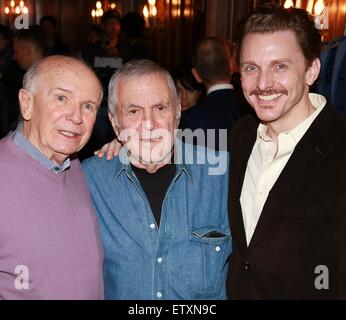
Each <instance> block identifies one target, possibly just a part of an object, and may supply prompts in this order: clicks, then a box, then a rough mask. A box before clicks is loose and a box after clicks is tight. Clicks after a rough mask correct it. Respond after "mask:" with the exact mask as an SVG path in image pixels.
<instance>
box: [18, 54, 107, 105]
mask: <svg viewBox="0 0 346 320" xmlns="http://www.w3.org/2000/svg"><path fill="white" fill-rule="evenodd" d="M79 70H83V71H85V72H86V74H87V75H88V77H89V78H90V80H91V81H95V82H96V83H97V85H98V86H99V88H100V98H99V103H101V101H102V98H103V91H102V85H101V83H100V81H99V79H98V78H97V76H96V75H95V73H94V72H93V71H92V69H91V68H90V67H89V66H88V65H87V64H85V63H84V62H83V61H81V60H78V59H75V58H72V57H67V56H59V55H56V56H50V57H47V58H45V59H42V60H40V61H38V62H36V63H35V64H33V65H32V66H31V67H30V68H29V70H28V71H27V72H26V73H25V75H24V79H23V89H25V90H27V91H30V92H32V93H35V92H36V91H37V90H38V89H39V87H40V81H41V80H42V76H49V75H50V74H53V75H62V76H63V75H64V73H65V72H73V71H74V72H77V73H78V72H79Z"/></svg>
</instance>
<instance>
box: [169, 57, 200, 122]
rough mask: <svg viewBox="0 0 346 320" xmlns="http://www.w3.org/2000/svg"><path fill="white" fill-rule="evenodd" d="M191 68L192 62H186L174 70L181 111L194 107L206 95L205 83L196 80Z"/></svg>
mask: <svg viewBox="0 0 346 320" xmlns="http://www.w3.org/2000/svg"><path fill="white" fill-rule="evenodd" d="M191 69H192V63H190V62H185V63H182V64H180V65H179V66H177V67H176V68H175V69H174V70H173V79H174V82H175V86H176V87H177V92H178V97H179V99H180V102H181V111H185V110H187V109H190V108H192V107H194V106H195V105H196V104H197V103H198V101H199V100H200V98H202V97H204V96H205V90H204V87H203V85H202V84H200V83H198V82H197V81H196V79H195V77H194V76H193V74H192V71H191ZM182 117H183V114H182Z"/></svg>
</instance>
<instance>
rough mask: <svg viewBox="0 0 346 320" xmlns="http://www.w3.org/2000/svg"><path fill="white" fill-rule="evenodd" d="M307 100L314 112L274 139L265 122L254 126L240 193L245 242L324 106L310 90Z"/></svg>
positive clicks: (248, 241)
mask: <svg viewBox="0 0 346 320" xmlns="http://www.w3.org/2000/svg"><path fill="white" fill-rule="evenodd" d="M309 99H310V101H311V103H312V105H313V106H314V107H315V108H316V111H314V112H313V113H312V114H311V115H310V116H309V117H308V118H306V119H305V120H304V121H303V122H302V123H300V124H299V125H298V126H297V127H295V128H294V129H292V130H291V131H289V132H283V133H280V134H279V136H278V139H277V142H275V141H274V140H273V139H271V138H270V137H269V136H268V135H267V134H266V132H267V129H268V128H267V126H266V125H263V124H260V125H259V126H258V129H257V139H256V142H255V144H254V147H253V149H252V152H251V155H250V157H249V160H248V163H247V167H246V172H245V177H244V182H243V187H242V192H241V196H240V203H241V208H242V214H243V221H244V228H245V234H246V241H247V244H248V245H249V243H250V240H251V238H252V235H253V233H254V231H255V228H256V225H257V223H258V220H259V218H260V215H261V212H262V209H263V207H264V204H265V202H266V200H267V197H268V194H269V192H270V190H271V188H272V187H273V185H274V184H275V182H276V180H277V178H278V177H279V175H280V173H281V171H282V170H283V168H284V167H285V165H286V163H287V161H288V160H289V158H290V157H291V155H292V153H293V151H294V148H295V147H296V145H297V144H298V142H299V140H300V139H301V138H302V137H303V136H304V134H305V133H306V131H307V130H308V129H309V127H310V125H311V124H312V123H313V121H314V120H315V119H316V117H317V116H318V115H319V113H320V112H321V111H322V109H323V108H324V106H325V105H326V99H325V98H324V97H323V96H321V95H318V94H314V93H310V94H309Z"/></svg>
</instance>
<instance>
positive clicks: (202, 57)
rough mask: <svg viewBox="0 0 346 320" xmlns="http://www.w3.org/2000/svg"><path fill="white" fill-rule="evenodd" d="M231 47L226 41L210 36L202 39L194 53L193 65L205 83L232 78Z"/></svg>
mask: <svg viewBox="0 0 346 320" xmlns="http://www.w3.org/2000/svg"><path fill="white" fill-rule="evenodd" d="M230 58H231V54H230V49H229V46H228V44H227V43H226V41H224V40H222V39H219V38H215V37H210V38H205V39H204V40H202V41H201V42H200V43H199V44H198V46H197V48H196V50H195V52H194V55H193V66H194V68H195V69H196V70H197V72H198V74H199V76H200V78H201V79H202V81H203V83H204V84H206V85H213V84H215V83H218V82H219V81H228V82H229V80H230V76H231V70H230Z"/></svg>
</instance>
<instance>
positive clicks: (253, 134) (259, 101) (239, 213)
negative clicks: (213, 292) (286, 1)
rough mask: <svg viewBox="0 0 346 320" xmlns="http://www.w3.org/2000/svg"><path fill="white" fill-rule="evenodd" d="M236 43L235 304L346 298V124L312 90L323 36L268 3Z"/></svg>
mask: <svg viewBox="0 0 346 320" xmlns="http://www.w3.org/2000/svg"><path fill="white" fill-rule="evenodd" d="M241 30H242V32H241V37H240V72H241V80H242V89H243V92H244V95H245V97H246V99H247V101H248V102H249V103H250V104H251V106H252V108H253V109H254V110H255V112H256V114H257V116H258V118H259V119H260V123H259V122H258V121H257V120H256V119H255V118H254V117H253V116H252V115H249V116H246V117H244V118H243V119H242V120H241V121H239V122H238V123H237V125H236V126H235V127H234V130H233V131H232V134H231V141H230V151H231V154H232V172H231V175H230V179H231V181H230V191H229V218H230V226H231V232H232V235H233V246H234V250H233V253H232V256H231V259H230V265H229V277H228V291H229V297H230V298H231V299H328V298H346V147H345V146H346V123H345V120H344V119H343V118H341V117H340V116H339V115H338V114H337V113H336V112H335V110H334V109H333V108H332V107H330V106H329V105H328V103H327V101H326V99H325V98H324V97H323V96H321V95H317V94H311V93H309V87H310V86H311V85H312V84H313V83H314V81H315V80H316V78H317V76H318V74H319V71H320V60H319V54H320V42H321V37H320V34H319V32H318V30H317V29H316V28H315V26H314V23H313V21H312V19H311V16H309V14H308V13H307V12H306V11H304V10H301V9H296V8H290V9H284V8H283V7H281V6H278V5H273V4H270V5H265V6H262V7H258V8H257V9H255V10H254V11H253V12H252V13H251V14H250V15H249V17H248V18H247V20H246V21H245V23H244V25H243V27H242V29H241Z"/></svg>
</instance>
